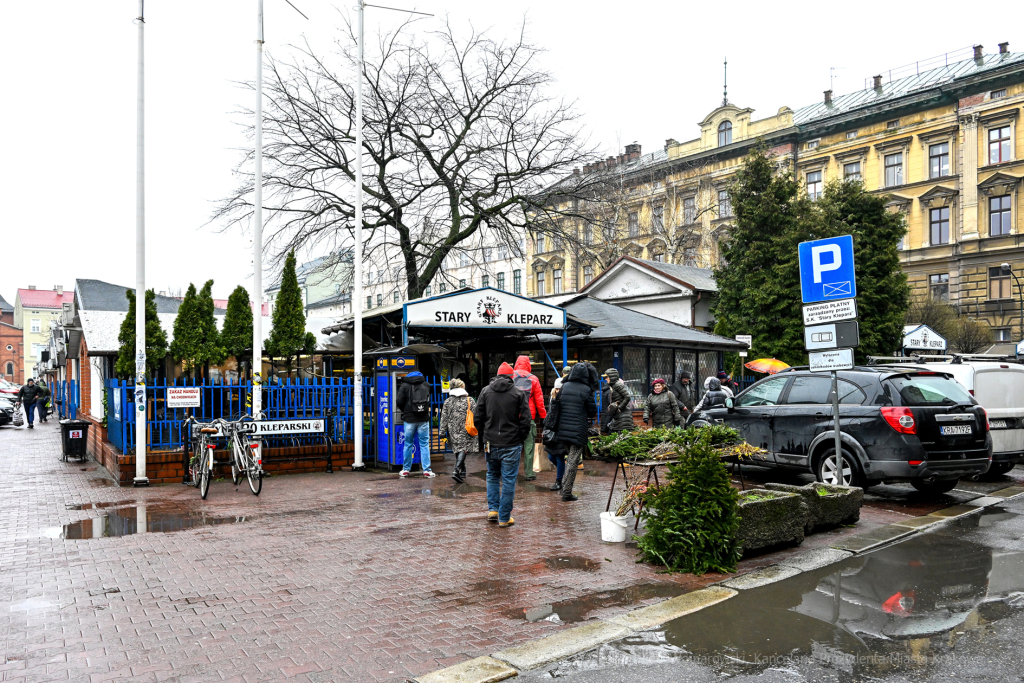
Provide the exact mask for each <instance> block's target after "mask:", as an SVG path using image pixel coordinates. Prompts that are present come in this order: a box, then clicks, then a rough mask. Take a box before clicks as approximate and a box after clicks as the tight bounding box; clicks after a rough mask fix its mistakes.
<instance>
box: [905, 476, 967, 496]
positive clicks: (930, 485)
mask: <svg viewBox="0 0 1024 683" xmlns="http://www.w3.org/2000/svg"><path fill="white" fill-rule="evenodd" d="M959 483H960V480H959V479H939V480H938V481H925V480H924V479H914V480H912V481H911V482H910V485H911V486H913V487H914V488H915V489H917V490H918V491H920V492H921V493H949V492H950V491H952V490H953V489H955V488H956V485H957V484H959Z"/></svg>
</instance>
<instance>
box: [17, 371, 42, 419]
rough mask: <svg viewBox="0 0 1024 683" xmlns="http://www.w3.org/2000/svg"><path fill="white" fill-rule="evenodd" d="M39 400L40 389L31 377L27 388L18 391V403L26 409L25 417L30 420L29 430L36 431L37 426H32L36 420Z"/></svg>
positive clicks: (26, 384) (26, 385)
mask: <svg viewBox="0 0 1024 683" xmlns="http://www.w3.org/2000/svg"><path fill="white" fill-rule="evenodd" d="M38 399H39V387H37V386H36V382H35V380H34V379H32V378H31V377H29V379H28V381H27V382H25V386H23V387H22V388H20V389H18V401H20V402H21V405H22V406H23V407H24V408H25V417H27V418H28V428H29V429H35V425H34V424H32V423H33V421H34V420H35V410H36V401H37V400H38Z"/></svg>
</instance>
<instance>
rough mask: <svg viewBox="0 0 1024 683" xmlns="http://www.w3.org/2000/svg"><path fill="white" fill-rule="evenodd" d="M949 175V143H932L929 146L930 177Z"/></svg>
mask: <svg viewBox="0 0 1024 683" xmlns="http://www.w3.org/2000/svg"><path fill="white" fill-rule="evenodd" d="M947 175H949V143H948V142H943V143H942V144H941V145H932V146H931V147H929V148H928V177H929V178H942V177H943V176H947Z"/></svg>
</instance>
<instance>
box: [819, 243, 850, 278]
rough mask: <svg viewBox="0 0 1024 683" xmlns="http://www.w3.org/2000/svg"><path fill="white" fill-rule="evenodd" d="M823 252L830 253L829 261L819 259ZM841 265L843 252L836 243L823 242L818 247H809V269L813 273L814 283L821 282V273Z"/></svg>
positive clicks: (836, 268) (837, 268)
mask: <svg viewBox="0 0 1024 683" xmlns="http://www.w3.org/2000/svg"><path fill="white" fill-rule="evenodd" d="M825 254H831V255H832V258H831V260H830V262H829V263H822V261H821V257H822V256H823V255H825ZM841 265H843V253H842V251H840V249H839V245H838V244H823V245H821V246H818V247H811V269H812V271H813V273H814V282H815V284H819V283H820V282H821V274H822V273H827V272H828V271H830V270H839V266H841Z"/></svg>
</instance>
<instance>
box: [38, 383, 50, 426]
mask: <svg viewBox="0 0 1024 683" xmlns="http://www.w3.org/2000/svg"><path fill="white" fill-rule="evenodd" d="M36 405H38V406H39V421H40V422H46V416H47V415H48V414H49V412H50V387H48V386H46V382H45V381H44V380H39V396H38V397H37V398H36Z"/></svg>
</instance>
